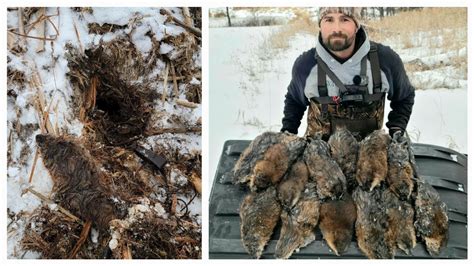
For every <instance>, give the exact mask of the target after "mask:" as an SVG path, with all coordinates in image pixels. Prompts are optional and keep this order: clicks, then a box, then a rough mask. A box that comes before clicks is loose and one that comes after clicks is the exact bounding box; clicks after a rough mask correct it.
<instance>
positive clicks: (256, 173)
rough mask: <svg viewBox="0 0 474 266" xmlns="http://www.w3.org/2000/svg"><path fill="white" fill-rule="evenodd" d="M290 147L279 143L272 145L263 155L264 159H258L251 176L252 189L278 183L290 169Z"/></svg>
mask: <svg viewBox="0 0 474 266" xmlns="http://www.w3.org/2000/svg"><path fill="white" fill-rule="evenodd" d="M288 152H289V151H288V148H287V147H286V146H285V145H284V144H282V143H277V144H275V145H272V146H270V147H269V148H268V149H267V150H266V151H265V153H264V155H263V160H260V161H257V163H256V164H255V167H254V169H253V174H252V175H251V176H250V184H249V186H250V189H252V190H253V191H256V190H257V189H258V188H266V187H268V186H269V185H272V184H273V185H275V184H277V183H278V182H279V181H280V179H281V178H282V177H283V175H284V174H285V172H286V170H287V169H288V163H289V160H288V159H289V154H288Z"/></svg>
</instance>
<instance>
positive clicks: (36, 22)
mask: <svg viewBox="0 0 474 266" xmlns="http://www.w3.org/2000/svg"><path fill="white" fill-rule="evenodd" d="M18 13H19V17H20V24H19V27H18V32H15V31H14V29H10V30H9V32H11V33H13V34H16V35H19V36H22V37H25V38H31V39H37V40H43V41H55V40H56V39H57V38H58V36H59V30H58V27H56V25H55V24H54V23H53V22H52V21H51V17H53V16H59V8H58V9H57V14H55V15H48V16H46V15H44V14H42V15H41V16H39V18H38V19H37V20H36V21H35V22H33V23H32V24H31V26H30V30H31V29H33V28H34V26H35V25H36V24H38V23H40V22H43V21H44V20H47V21H48V22H49V23H50V24H51V25H52V26H53V28H54V31H55V32H56V36H55V37H54V38H47V37H45V36H43V37H38V36H31V35H28V33H25V30H24V27H23V22H22V21H23V13H22V8H20V9H19V10H18ZM28 32H29V31H28Z"/></svg>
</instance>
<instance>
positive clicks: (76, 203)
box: [36, 135, 115, 228]
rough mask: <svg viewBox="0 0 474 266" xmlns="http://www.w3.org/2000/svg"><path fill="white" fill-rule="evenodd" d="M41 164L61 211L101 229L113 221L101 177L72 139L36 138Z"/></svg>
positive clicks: (48, 136)
mask: <svg viewBox="0 0 474 266" xmlns="http://www.w3.org/2000/svg"><path fill="white" fill-rule="evenodd" d="M36 142H37V144H38V147H39V150H40V152H41V155H42V158H43V163H44V165H45V167H46V168H47V169H48V170H49V172H50V174H51V176H52V178H53V182H54V190H55V191H56V193H57V198H58V199H59V200H60V201H61V204H63V205H64V207H65V208H67V209H69V210H70V211H72V212H73V213H75V214H77V215H78V216H80V217H81V218H82V219H84V220H91V221H93V222H94V223H96V224H97V225H99V226H100V227H102V228H108V223H109V221H110V220H112V219H114V217H115V209H114V206H113V205H112V204H111V203H110V202H109V201H108V199H107V198H108V194H109V191H107V189H106V188H105V187H104V186H102V185H101V180H102V179H103V173H102V172H101V171H100V169H99V167H98V166H97V165H96V164H95V162H94V159H93V158H92V156H91V155H90V154H89V152H88V151H87V150H85V149H84V148H82V147H81V145H80V144H79V143H78V142H77V141H76V140H74V139H72V138H67V137H53V136H50V135H37V136H36Z"/></svg>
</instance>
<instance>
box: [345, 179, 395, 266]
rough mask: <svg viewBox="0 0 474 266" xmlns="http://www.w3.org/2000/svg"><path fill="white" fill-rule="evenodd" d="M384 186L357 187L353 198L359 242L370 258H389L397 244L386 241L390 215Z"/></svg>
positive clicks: (393, 253) (391, 256)
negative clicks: (385, 199) (384, 204)
mask: <svg viewBox="0 0 474 266" xmlns="http://www.w3.org/2000/svg"><path fill="white" fill-rule="evenodd" d="M382 193H383V188H380V187H377V188H374V189H373V190H372V191H365V190H363V189H361V188H360V187H357V188H356V189H355V190H354V193H353V194H352V198H353V199H354V202H355V204H356V206H357V220H356V223H355V228H356V236H357V243H358V244H359V248H360V250H361V251H362V252H363V253H364V254H365V255H366V256H367V257H368V258H369V259H389V258H393V256H394V255H395V246H394V245H390V243H387V241H386V237H387V235H386V232H387V225H388V215H387V213H386V212H385V207H384V206H383V202H382Z"/></svg>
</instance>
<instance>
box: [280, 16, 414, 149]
mask: <svg viewBox="0 0 474 266" xmlns="http://www.w3.org/2000/svg"><path fill="white" fill-rule="evenodd" d="M360 11H361V8H355V7H329V8H328V7H324V8H320V9H319V26H320V33H319V37H318V41H317V43H316V47H315V48H313V49H310V50H308V51H306V52H304V53H303V54H302V55H300V56H299V57H298V58H297V59H296V62H295V64H294V66H293V71H292V80H291V83H290V85H289V86H288V92H287V94H286V97H285V108H284V117H283V120H282V122H283V127H282V129H281V131H282V132H283V131H288V132H291V133H295V134H296V133H298V127H299V126H300V124H301V119H302V117H303V114H304V112H305V110H306V108H307V106H309V111H308V127H307V129H306V135H307V136H313V135H314V134H316V133H322V136H323V139H325V140H327V139H328V138H329V136H330V135H331V133H332V132H333V131H335V129H336V127H341V126H342V127H346V128H347V129H349V130H350V131H351V132H352V133H353V134H354V135H355V136H356V138H357V139H358V140H361V139H363V138H364V137H365V136H367V135H368V134H370V133H371V132H372V131H374V130H376V129H381V128H382V122H383V114H384V102H385V95H386V94H387V98H388V99H389V100H390V107H391V111H390V113H389V114H388V122H387V123H386V126H387V128H388V129H389V133H390V135H393V133H394V132H396V131H405V129H406V127H407V124H408V120H409V119H410V115H411V111H412V107H413V104H414V98H415V91H414V88H413V86H412V85H411V84H410V81H409V80H408V77H407V75H406V73H405V69H404V67H403V63H402V61H401V59H400V57H399V56H398V55H397V54H396V53H395V52H394V51H393V50H392V49H391V48H390V47H388V46H384V45H382V44H379V43H375V42H371V41H369V37H368V35H367V32H366V31H365V29H364V28H363V27H361V25H360V23H359V19H360Z"/></svg>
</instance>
